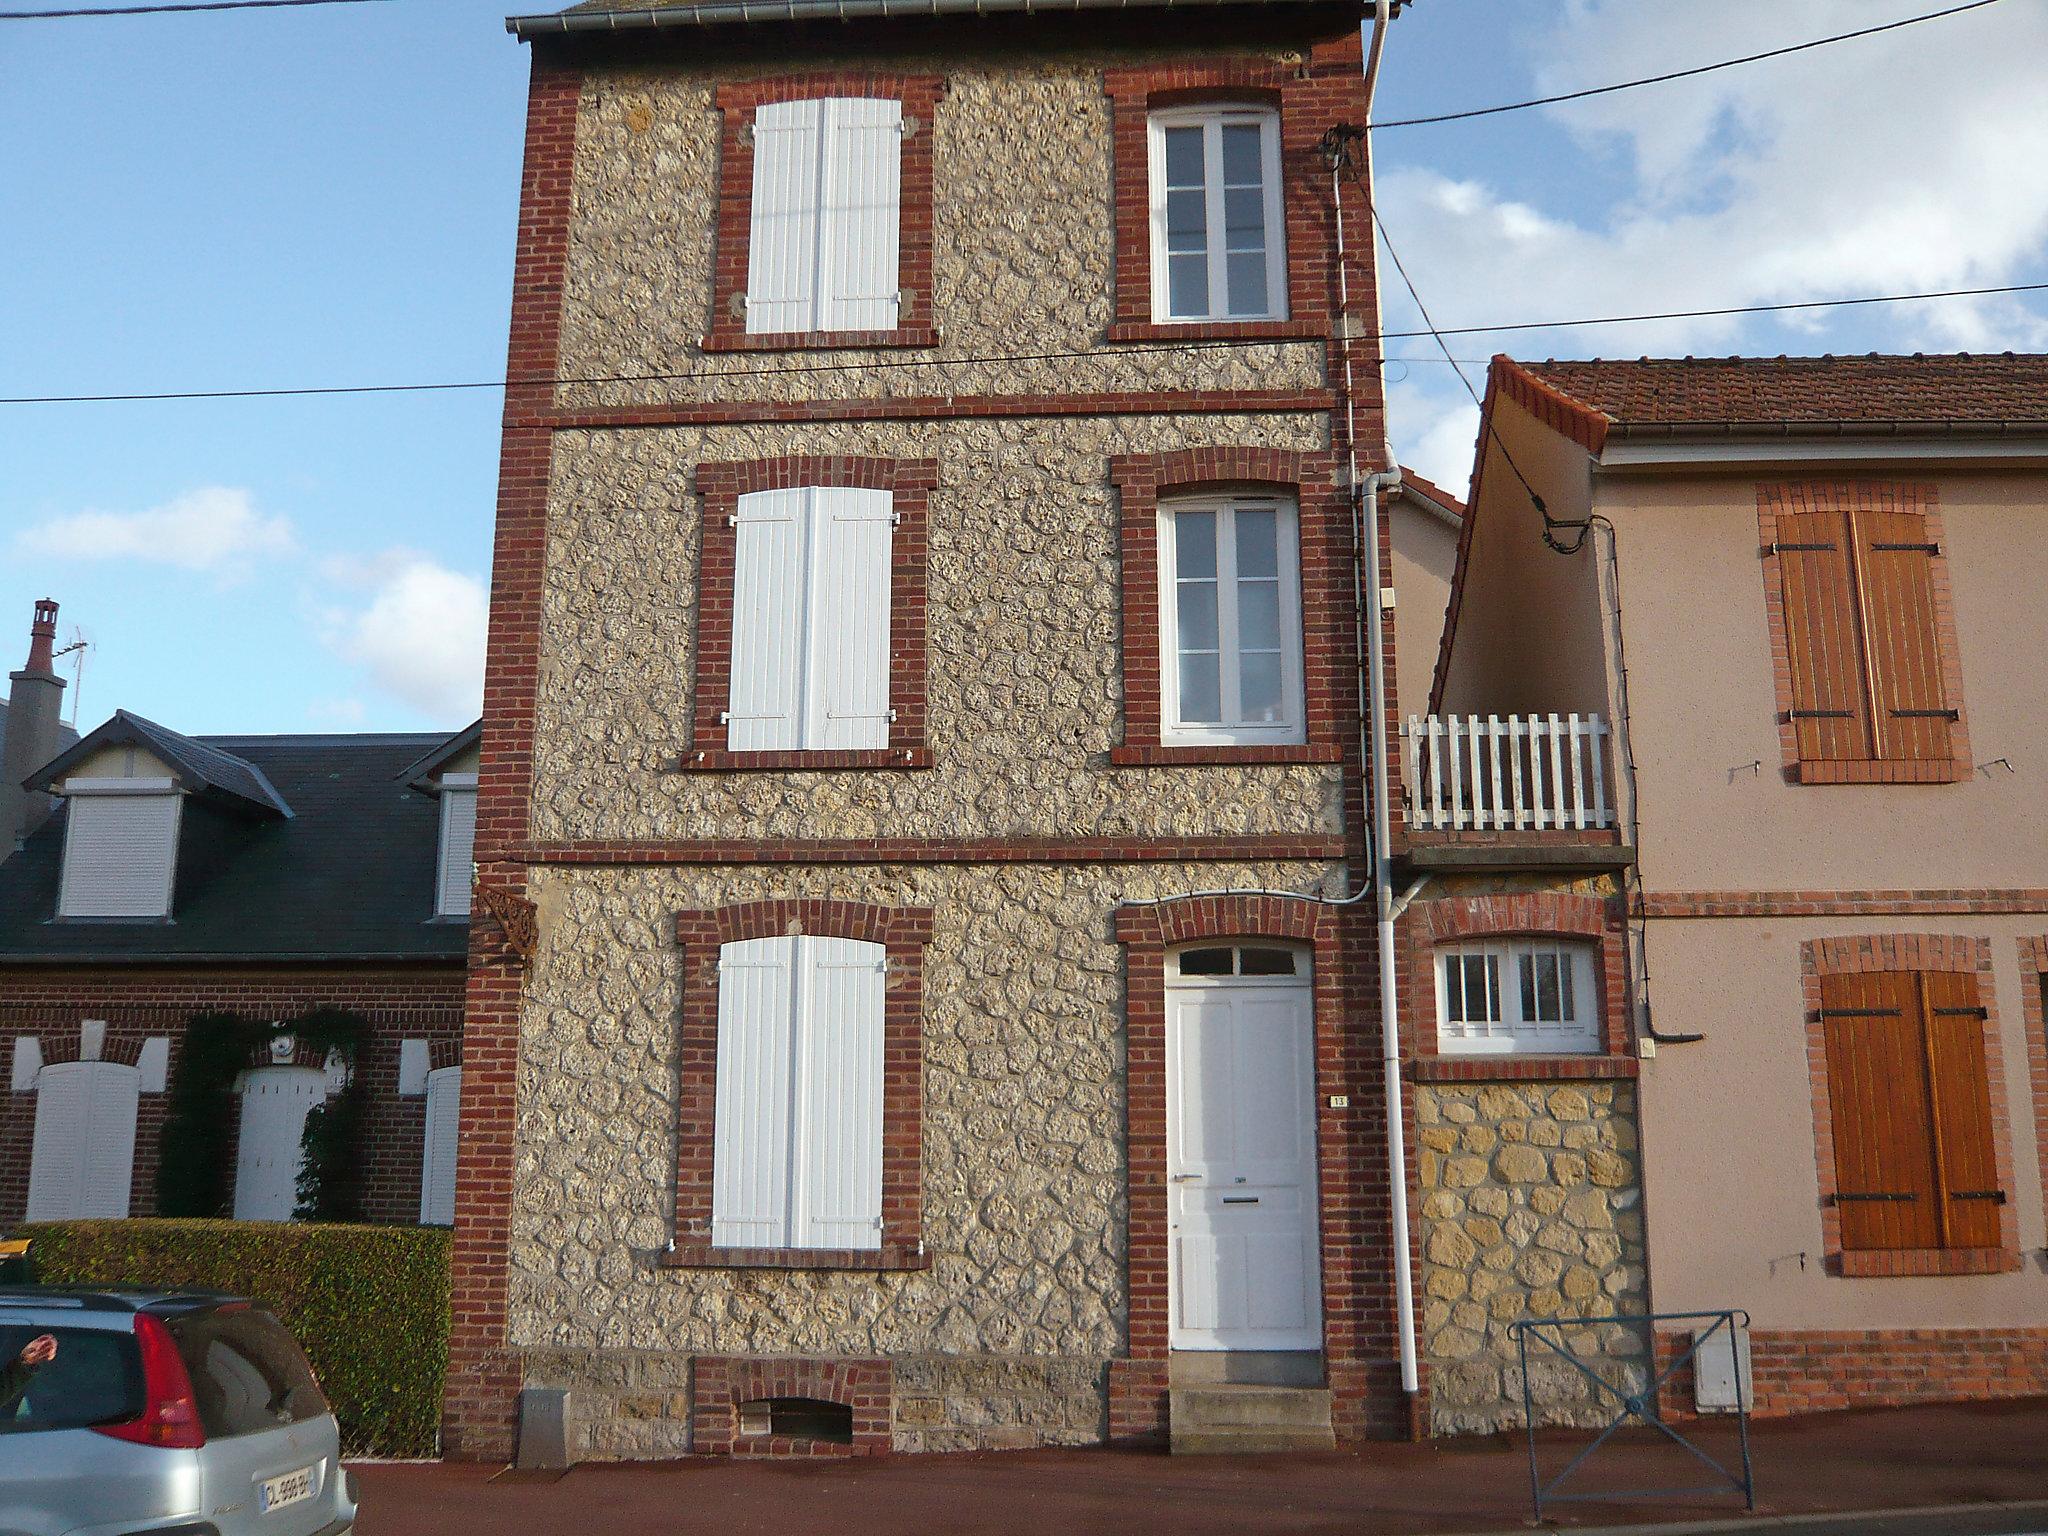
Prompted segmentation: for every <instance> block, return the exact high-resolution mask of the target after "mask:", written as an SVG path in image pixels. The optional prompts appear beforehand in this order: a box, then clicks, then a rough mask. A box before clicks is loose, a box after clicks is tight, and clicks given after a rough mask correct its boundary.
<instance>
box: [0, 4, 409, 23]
mask: <svg viewBox="0 0 2048 1536" xmlns="http://www.w3.org/2000/svg"><path fill="white" fill-rule="evenodd" d="M385 3H386V0H179V3H176V4H164V5H110V6H94V7H87V6H74V7H72V8H70V9H68V10H62V11H0V21H79V20H83V19H85V18H87V17H92V16H172V15H178V14H180V13H184V12H191V11H276V10H286V9H292V8H296V7H300V6H308V5H382V4H385Z"/></svg>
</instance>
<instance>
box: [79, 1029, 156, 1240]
mask: <svg viewBox="0 0 2048 1536" xmlns="http://www.w3.org/2000/svg"><path fill="white" fill-rule="evenodd" d="M141 1087H142V1074H141V1073H140V1072H138V1071H136V1070H135V1068H133V1067H124V1066H119V1065H117V1064H115V1063H114V1062H110V1061H103V1062H97V1063H95V1064H94V1067H93V1072H92V1087H91V1095H92V1129H91V1132H90V1137H91V1139H90V1140H89V1141H88V1142H87V1143H86V1148H85V1209H84V1211H83V1212H81V1213H80V1214H82V1215H85V1216H89V1217H101V1218H107V1219H119V1218H123V1217H125V1216H127V1214H128V1195H129V1190H130V1187H131V1185H132V1184H133V1182H134V1177H135V1109H136V1097H137V1094H138V1093H139V1092H140V1090H141Z"/></svg>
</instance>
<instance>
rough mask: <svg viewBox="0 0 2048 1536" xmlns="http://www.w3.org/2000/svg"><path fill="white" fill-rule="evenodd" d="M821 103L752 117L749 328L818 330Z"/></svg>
mask: <svg viewBox="0 0 2048 1536" xmlns="http://www.w3.org/2000/svg"><path fill="white" fill-rule="evenodd" d="M824 106H825V103H824V102H822V101H778V102H773V103H770V104H768V105H765V106H762V107H758V108H756V109H755V112H754V195H753V203H752V208H751V212H750V215H749V219H750V224H749V229H748V234H747V330H748V331H749V332H750V333H753V334H756V335H760V334H768V333H775V332H784V331H810V330H816V329H817V328H818V320H817V311H818V235H819V214H818V210H819V191H820V188H819V184H818V182H819V169H820V167H819V145H820V141H821V139H822V137H823V114H824Z"/></svg>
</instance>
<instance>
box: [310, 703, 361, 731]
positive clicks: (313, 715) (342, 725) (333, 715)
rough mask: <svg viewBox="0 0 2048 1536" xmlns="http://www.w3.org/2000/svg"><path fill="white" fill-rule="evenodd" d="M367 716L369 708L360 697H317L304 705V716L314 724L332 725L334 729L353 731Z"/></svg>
mask: <svg viewBox="0 0 2048 1536" xmlns="http://www.w3.org/2000/svg"><path fill="white" fill-rule="evenodd" d="M368 716H369V710H368V709H366V708H365V707H364V705H363V701H362V700H361V699H355V698H349V699H318V700H315V701H314V702H313V703H311V704H308V705H307V706H306V718H307V719H308V720H310V721H312V722H313V724H315V725H326V726H332V727H333V728H334V729H336V730H342V731H353V730H359V729H361V727H362V724H363V721H364V720H365V719H367V718H368Z"/></svg>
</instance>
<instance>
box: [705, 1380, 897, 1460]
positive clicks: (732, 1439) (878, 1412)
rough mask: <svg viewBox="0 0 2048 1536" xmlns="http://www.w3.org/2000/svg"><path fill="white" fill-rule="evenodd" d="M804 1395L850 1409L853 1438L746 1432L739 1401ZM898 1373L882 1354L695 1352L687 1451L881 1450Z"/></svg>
mask: <svg viewBox="0 0 2048 1536" xmlns="http://www.w3.org/2000/svg"><path fill="white" fill-rule="evenodd" d="M768 1397H808V1398H811V1399H813V1400H814V1401H817V1402H825V1403H844V1404H845V1405H847V1406H848V1407H850V1408H852V1409H853V1443H852V1444H851V1445H838V1444H835V1443H833V1442H831V1441H822V1440H800V1439H795V1438H792V1437H790V1436H787V1435H743V1434H741V1433H740V1418H739V1405H740V1404H741V1403H747V1402H753V1401H756V1400H757V1399H760V1398H768ZM894 1402H895V1372H894V1371H893V1370H892V1369H891V1368H890V1365H889V1362H888V1361H887V1360H792V1359H787V1358H776V1359H773V1360H746V1359H736V1358H731V1357H727V1356H722V1355H700V1356H699V1357H698V1358H697V1359H696V1361H694V1362H693V1363H692V1365H691V1368H690V1449H691V1450H693V1451H695V1452H696V1453H697V1454H698V1455H700V1456H774V1457H789V1456H886V1455H887V1454H888V1453H889V1449H890V1444H891V1441H892V1439H893V1435H894V1429H893V1419H894Z"/></svg>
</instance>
